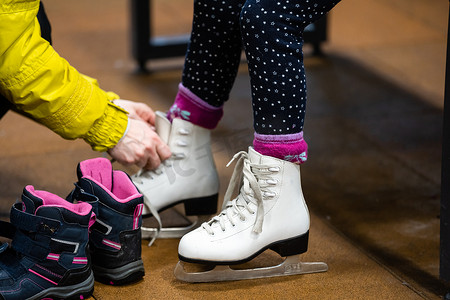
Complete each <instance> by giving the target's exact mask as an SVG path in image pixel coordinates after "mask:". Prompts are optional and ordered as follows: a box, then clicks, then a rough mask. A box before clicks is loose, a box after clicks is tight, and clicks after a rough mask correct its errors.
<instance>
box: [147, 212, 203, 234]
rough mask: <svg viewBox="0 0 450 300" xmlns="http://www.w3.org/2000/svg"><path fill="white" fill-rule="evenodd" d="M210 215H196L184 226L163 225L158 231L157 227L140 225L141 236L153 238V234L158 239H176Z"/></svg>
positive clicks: (200, 223)
mask: <svg viewBox="0 0 450 300" xmlns="http://www.w3.org/2000/svg"><path fill="white" fill-rule="evenodd" d="M209 219H210V216H198V217H197V218H196V219H195V220H193V221H192V223H191V224H190V225H188V226H185V227H163V228H161V230H159V232H158V228H152V227H141V236H142V238H143V239H153V238H154V237H155V236H156V238H158V239H178V238H181V237H182V236H183V235H185V234H186V233H188V232H190V231H192V230H194V229H195V228H197V227H199V226H200V225H202V224H203V223H204V222H206V221H208V220H209Z"/></svg>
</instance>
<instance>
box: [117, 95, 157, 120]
mask: <svg viewBox="0 0 450 300" xmlns="http://www.w3.org/2000/svg"><path fill="white" fill-rule="evenodd" d="M113 102H114V104H115V105H117V106H119V107H121V108H123V109H125V110H126V111H127V112H128V117H130V118H131V119H136V120H142V121H144V122H147V123H149V124H151V125H153V126H155V113H154V112H153V110H152V109H151V108H150V107H149V106H148V105H147V104H145V103H142V102H134V101H130V100H123V99H116V100H114V101H113Z"/></svg>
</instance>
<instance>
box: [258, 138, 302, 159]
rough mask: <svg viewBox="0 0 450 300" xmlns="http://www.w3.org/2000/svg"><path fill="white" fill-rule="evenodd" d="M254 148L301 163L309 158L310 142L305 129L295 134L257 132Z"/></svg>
mask: <svg viewBox="0 0 450 300" xmlns="http://www.w3.org/2000/svg"><path fill="white" fill-rule="evenodd" d="M253 148H254V149H255V151H256V152H258V153H260V154H262V155H267V156H272V157H275V158H279V159H282V160H286V161H289V162H292V163H297V164H301V163H304V162H305V161H306V159H307V158H308V144H307V143H306V142H305V140H304V139H303V131H302V132H299V133H295V134H282V135H267V134H259V133H256V132H255V139H254V140H253Z"/></svg>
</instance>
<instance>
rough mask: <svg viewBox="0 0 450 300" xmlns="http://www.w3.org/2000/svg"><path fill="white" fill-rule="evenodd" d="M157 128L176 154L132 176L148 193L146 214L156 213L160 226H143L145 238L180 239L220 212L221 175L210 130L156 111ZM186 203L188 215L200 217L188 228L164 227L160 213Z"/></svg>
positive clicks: (145, 194)
mask: <svg viewBox="0 0 450 300" xmlns="http://www.w3.org/2000/svg"><path fill="white" fill-rule="evenodd" d="M155 123H156V124H155V126H156V131H157V133H158V134H159V136H160V138H161V139H162V140H163V141H164V142H166V143H167V144H168V145H169V147H170V150H171V151H172V157H171V158H169V159H167V160H166V161H164V162H163V163H162V164H161V165H160V167H159V168H158V169H156V170H153V171H145V170H141V171H139V172H138V173H137V174H135V175H133V176H132V180H133V182H134V184H135V185H136V186H137V188H138V189H139V191H140V192H141V193H142V194H143V195H144V210H143V214H144V217H145V216H150V215H153V216H154V217H155V218H156V219H157V220H158V223H159V225H160V228H147V227H142V228H141V229H142V237H143V238H146V239H147V238H150V239H152V240H151V242H150V244H151V243H152V242H153V241H154V238H156V237H159V238H180V237H182V236H183V235H184V234H185V233H187V232H189V231H190V230H192V229H194V228H196V227H198V226H199V225H200V224H201V223H202V222H204V221H206V220H207V219H208V218H209V217H210V216H211V215H213V214H215V213H216V212H217V200H218V192H219V177H218V174H217V170H216V166H215V164H214V159H213V155H212V152H211V140H210V130H208V129H204V128H202V127H199V126H196V125H194V124H192V123H190V122H187V121H185V120H182V119H173V121H172V123H171V122H170V121H169V120H168V119H167V118H166V116H165V114H164V113H162V112H156V121H155ZM179 203H184V208H185V213H186V216H198V220H197V222H193V223H192V224H191V225H190V226H187V227H177V228H162V229H161V226H162V225H161V220H160V218H159V215H158V212H161V211H163V210H165V209H167V208H170V207H172V206H174V205H176V204H179Z"/></svg>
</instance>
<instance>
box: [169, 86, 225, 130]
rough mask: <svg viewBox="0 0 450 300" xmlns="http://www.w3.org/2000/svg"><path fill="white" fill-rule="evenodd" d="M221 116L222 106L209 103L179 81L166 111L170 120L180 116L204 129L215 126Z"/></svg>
mask: <svg viewBox="0 0 450 300" xmlns="http://www.w3.org/2000/svg"><path fill="white" fill-rule="evenodd" d="M222 116H223V106H220V107H215V106H212V105H209V104H208V103H206V102H205V101H203V100H202V99H200V98H199V97H198V96H197V95H195V94H194V93H192V92H191V91H190V90H188V89H187V88H185V87H184V86H183V85H182V84H181V83H180V84H179V85H178V94H177V96H176V97H175V102H174V104H173V105H172V107H171V108H170V110H169V111H168V113H167V118H168V119H169V120H170V121H172V120H173V119H175V118H180V119H183V120H186V121H189V122H191V123H192V124H195V125H197V126H200V127H203V128H206V129H214V128H216V127H217V124H218V123H219V121H220V119H221V118H222Z"/></svg>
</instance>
